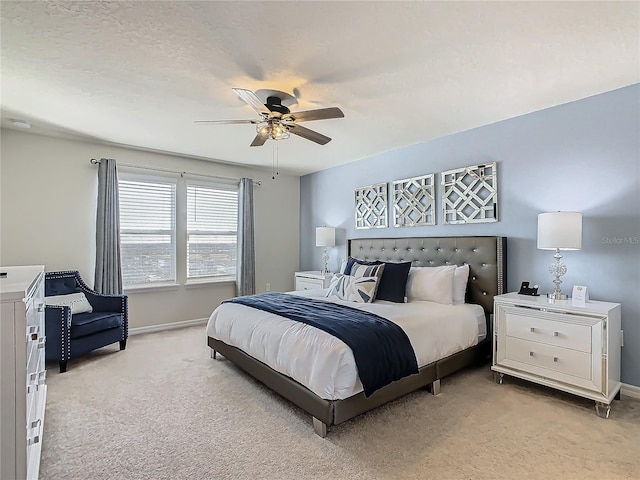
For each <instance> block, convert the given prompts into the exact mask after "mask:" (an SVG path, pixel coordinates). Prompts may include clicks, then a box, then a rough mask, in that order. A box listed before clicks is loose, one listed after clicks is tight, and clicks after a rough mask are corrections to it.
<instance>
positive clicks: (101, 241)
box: [93, 158, 122, 295]
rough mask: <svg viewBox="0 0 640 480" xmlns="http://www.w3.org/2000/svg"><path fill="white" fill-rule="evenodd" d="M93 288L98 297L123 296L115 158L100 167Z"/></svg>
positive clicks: (106, 159)
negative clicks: (99, 295) (104, 295)
mask: <svg viewBox="0 0 640 480" xmlns="http://www.w3.org/2000/svg"><path fill="white" fill-rule="evenodd" d="M93 285H94V289H95V290H96V291H97V292H99V293H104V294H107V295H120V294H122V266H121V263H120V203H119V200H118V172H117V171H116V161H115V160H113V159H112V158H102V159H100V164H99V165H98V210H97V214H96V275H95V281H94V284H93Z"/></svg>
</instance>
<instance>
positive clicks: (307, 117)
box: [290, 107, 344, 122]
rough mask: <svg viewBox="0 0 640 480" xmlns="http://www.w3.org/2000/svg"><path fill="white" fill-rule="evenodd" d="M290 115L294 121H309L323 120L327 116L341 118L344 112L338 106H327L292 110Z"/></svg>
mask: <svg viewBox="0 0 640 480" xmlns="http://www.w3.org/2000/svg"><path fill="white" fill-rule="evenodd" d="M290 116H291V118H292V119H293V120H295V121H296V122H310V121H311V120H325V119H327V118H343V117H344V113H342V110H340V109H339V108H338V107H329V108H318V109H315V110H304V111H302V112H293V113H291V114H290Z"/></svg>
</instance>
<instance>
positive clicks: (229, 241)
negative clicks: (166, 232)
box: [187, 183, 238, 278]
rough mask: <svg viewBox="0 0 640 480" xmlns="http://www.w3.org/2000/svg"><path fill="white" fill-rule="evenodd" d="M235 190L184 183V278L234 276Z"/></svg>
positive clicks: (229, 186) (236, 226)
mask: <svg viewBox="0 0 640 480" xmlns="http://www.w3.org/2000/svg"><path fill="white" fill-rule="evenodd" d="M237 238H238V187H237V186H236V185H213V184H202V183H187V278H202V277H231V278H235V275H236V261H237Z"/></svg>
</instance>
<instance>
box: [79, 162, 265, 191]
mask: <svg viewBox="0 0 640 480" xmlns="http://www.w3.org/2000/svg"><path fill="white" fill-rule="evenodd" d="M91 163H92V164H93V165H98V164H99V163H100V160H98V159H97V158H92V159H91ZM118 165H120V166H123V167H129V168H139V169H141V170H153V171H155V172H164V173H177V174H179V175H180V176H184V175H192V176H196V177H207V178H217V179H220V180H232V181H234V182H237V181H239V179H238V178H233V177H222V176H220V175H208V174H206V173H190V172H183V171H179V170H169V169H167V168H157V167H145V166H144V165H132V164H130V163H119V164H118ZM253 184H254V185H262V182H261V181H260V180H254V181H253Z"/></svg>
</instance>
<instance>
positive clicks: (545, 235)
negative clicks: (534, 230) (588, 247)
mask: <svg viewBox="0 0 640 480" xmlns="http://www.w3.org/2000/svg"><path fill="white" fill-rule="evenodd" d="M538 248H539V249H541V250H555V249H556V248H559V249H560V250H580V249H581V248H582V214H581V213H578V212H548V213H540V214H538Z"/></svg>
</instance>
